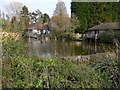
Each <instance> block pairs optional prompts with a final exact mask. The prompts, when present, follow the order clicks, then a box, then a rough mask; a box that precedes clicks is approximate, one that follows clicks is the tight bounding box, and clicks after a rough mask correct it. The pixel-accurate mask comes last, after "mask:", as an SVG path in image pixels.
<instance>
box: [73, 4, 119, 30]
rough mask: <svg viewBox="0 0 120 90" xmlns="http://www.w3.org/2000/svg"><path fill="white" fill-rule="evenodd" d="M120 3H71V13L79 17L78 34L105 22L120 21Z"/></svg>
mask: <svg viewBox="0 0 120 90" xmlns="http://www.w3.org/2000/svg"><path fill="white" fill-rule="evenodd" d="M119 4H120V3H117V2H91V3H90V2H71V13H74V14H76V15H77V16H78V19H79V21H80V27H79V28H78V29H77V30H76V31H77V32H84V31H86V30H88V28H90V27H93V26H95V25H98V24H100V23H105V22H118V21H120V5H119Z"/></svg>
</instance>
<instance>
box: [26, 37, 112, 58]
mask: <svg viewBox="0 0 120 90" xmlns="http://www.w3.org/2000/svg"><path fill="white" fill-rule="evenodd" d="M28 44H29V52H30V53H29V54H30V56H32V55H38V56H42V57H52V56H73V55H88V54H95V53H101V52H105V51H109V50H112V46H111V45H105V44H98V43H88V42H76V41H74V42H73V41H71V42H64V41H50V40H48V39H46V40H37V39H32V38H30V39H28Z"/></svg>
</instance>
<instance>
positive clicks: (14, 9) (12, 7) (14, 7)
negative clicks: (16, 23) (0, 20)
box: [6, 2, 24, 18]
mask: <svg viewBox="0 0 120 90" xmlns="http://www.w3.org/2000/svg"><path fill="white" fill-rule="evenodd" d="M23 6H24V5H23V4H22V3H20V2H11V3H10V4H9V5H7V6H6V11H7V14H8V16H9V17H13V16H16V17H17V18H18V17H19V14H20V11H21V10H22V7H23Z"/></svg>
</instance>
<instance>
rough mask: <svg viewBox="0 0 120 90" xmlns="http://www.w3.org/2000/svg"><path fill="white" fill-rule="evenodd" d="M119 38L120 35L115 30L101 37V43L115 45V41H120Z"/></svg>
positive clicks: (106, 32)
mask: <svg viewBox="0 0 120 90" xmlns="http://www.w3.org/2000/svg"><path fill="white" fill-rule="evenodd" d="M119 38H120V37H119V35H118V34H117V33H115V32H114V30H110V31H105V32H103V33H102V34H101V35H100V37H99V39H100V42H103V43H113V42H114V40H119Z"/></svg>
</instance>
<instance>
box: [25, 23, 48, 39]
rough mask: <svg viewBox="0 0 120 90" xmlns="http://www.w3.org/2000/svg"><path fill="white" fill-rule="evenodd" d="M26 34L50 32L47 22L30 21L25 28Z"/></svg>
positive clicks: (37, 34) (30, 35) (33, 34)
mask: <svg viewBox="0 0 120 90" xmlns="http://www.w3.org/2000/svg"><path fill="white" fill-rule="evenodd" d="M26 33H27V36H29V37H38V36H41V35H46V34H49V33H50V29H49V26H48V25H47V24H39V23H32V24H30V25H29V26H28V27H27V29H26Z"/></svg>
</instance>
